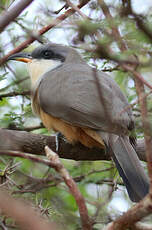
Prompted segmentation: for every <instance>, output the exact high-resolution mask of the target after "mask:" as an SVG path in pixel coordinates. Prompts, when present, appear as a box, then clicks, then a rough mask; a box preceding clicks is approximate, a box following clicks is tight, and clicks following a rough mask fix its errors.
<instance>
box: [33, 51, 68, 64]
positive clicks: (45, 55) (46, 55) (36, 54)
mask: <svg viewBox="0 0 152 230" xmlns="http://www.w3.org/2000/svg"><path fill="white" fill-rule="evenodd" d="M31 56H32V57H33V58H36V59H52V60H60V61H61V62H64V61H65V57H64V56H62V54H60V53H59V52H56V51H54V50H51V49H42V48H41V49H40V48H39V49H36V50H34V51H33V52H32V54H31Z"/></svg>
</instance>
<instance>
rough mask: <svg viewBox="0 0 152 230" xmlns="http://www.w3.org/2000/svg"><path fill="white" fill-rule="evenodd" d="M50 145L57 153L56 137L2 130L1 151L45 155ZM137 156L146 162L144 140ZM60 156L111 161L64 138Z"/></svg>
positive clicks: (0, 133) (104, 153) (99, 152)
mask: <svg viewBox="0 0 152 230" xmlns="http://www.w3.org/2000/svg"><path fill="white" fill-rule="evenodd" d="M46 145H48V146H49V147H50V148H51V149H52V150H53V151H55V152H56V136H46V135H40V134H33V133H29V132H25V131H16V130H8V129H1V128H0V150H10V151H21V152H25V153H31V154H35V155H45V153H44V147H45V146H46ZM136 151H137V154H138V156H139V159H140V160H143V161H146V157H145V144H144V140H138V141H137V148H136ZM58 155H59V156H60V157H61V158H66V159H73V160H77V161H79V160H87V161H95V160H110V155H109V154H108V152H107V153H106V150H104V149H99V148H92V149H89V148H86V147H85V146H83V145H81V144H80V143H78V144H75V145H71V144H69V143H68V142H66V141H65V139H64V138H61V137H60V138H59V149H58Z"/></svg>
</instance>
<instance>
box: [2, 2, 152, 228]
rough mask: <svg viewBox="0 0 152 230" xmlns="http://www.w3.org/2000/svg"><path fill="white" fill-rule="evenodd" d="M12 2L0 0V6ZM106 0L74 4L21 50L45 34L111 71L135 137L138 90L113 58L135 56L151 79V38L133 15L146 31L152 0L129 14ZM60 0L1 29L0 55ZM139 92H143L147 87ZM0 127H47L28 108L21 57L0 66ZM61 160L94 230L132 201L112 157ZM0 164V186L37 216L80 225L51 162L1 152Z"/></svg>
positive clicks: (46, 18)
mask: <svg viewBox="0 0 152 230" xmlns="http://www.w3.org/2000/svg"><path fill="white" fill-rule="evenodd" d="M16 2H17V1H11V0H1V2H0V13H2V12H3V11H4V10H5V9H8V7H11V5H13V4H16ZM72 2H73V3H74V4H76V3H77V2H76V1H72ZM105 3H106V5H104V2H103V1H90V2H89V3H88V4H87V5H86V6H85V7H84V8H83V9H82V10H81V11H82V12H83V13H84V15H80V14H79V13H78V12H77V13H76V14H74V15H73V16H71V17H69V18H67V19H66V20H65V21H63V22H61V23H60V24H59V25H58V26H56V27H55V28H53V29H52V30H50V31H48V32H47V33H45V34H44V35H43V36H38V38H37V41H35V42H34V43H32V44H31V45H30V46H29V47H28V48H27V49H26V50H28V51H31V50H32V49H34V48H35V47H36V46H38V45H39V42H48V41H52V42H55V43H62V44H66V45H69V46H73V47H75V48H77V49H78V51H79V52H80V53H81V54H82V56H83V57H84V58H85V60H86V62H88V63H89V64H90V65H92V66H93V67H94V66H96V67H97V68H98V69H100V70H102V71H104V72H106V73H108V74H109V76H110V77H112V78H114V79H115V80H116V82H117V83H118V84H119V86H120V88H121V89H122V91H123V92H124V93H125V95H126V96H127V98H128V101H129V103H130V104H133V112H134V116H135V122H136V134H137V138H140V137H143V129H142V124H141V115H140V110H139V106H138V104H137V103H135V102H137V95H136V90H135V85H134V81H133V75H132V73H131V72H130V73H129V72H126V71H124V69H122V68H121V66H120V65H119V64H120V62H121V61H125V60H131V61H133V62H134V60H135V61H136V60H137V61H138V62H139V64H137V67H136V68H138V70H139V71H140V73H142V75H143V76H144V78H145V79H146V80H147V81H148V82H149V83H151V81H152V80H151V76H150V74H151V69H152V67H151V66H152V65H151V54H152V48H151V41H152V38H150V36H148V35H147V34H146V33H145V32H144V31H142V29H141V28H140V27H139V26H138V22H137V19H136V16H137V18H138V17H139V18H141V19H142V20H143V22H144V23H145V25H146V28H148V30H150V31H152V30H151V29H152V28H151V21H152V14H151V10H150V9H151V8H150V7H152V5H151V3H150V4H149V5H148V2H147V8H146V7H145V8H144V10H143V11H142V9H139V7H137V8H138V10H137V11H136V5H135V4H138V3H134V1H133V3H132V4H131V6H132V7H133V8H132V10H133V12H134V13H133V14H131V13H132V12H131V11H130V10H131V9H128V8H127V5H126V3H125V1H105ZM64 4H65V2H64V1H59V0H58V1H51V0H45V1H42V0H39V1H34V2H33V3H32V4H31V5H30V6H29V7H28V8H26V9H25V10H24V11H23V12H22V14H20V15H19V16H18V17H17V18H16V19H15V21H14V22H12V23H11V24H10V25H9V26H8V27H6V29H5V30H4V31H3V32H2V33H1V34H0V56H1V57H3V56H4V55H5V54H7V53H8V51H10V50H12V49H13V48H15V47H17V46H18V45H19V44H21V43H22V42H23V41H24V40H25V39H26V38H29V37H30V36H36V32H35V31H37V30H38V29H40V28H42V27H43V26H45V25H47V24H50V22H51V21H52V20H53V19H54V18H56V17H57V16H58V15H60V14H62V13H63V12H64V11H65V9H63V10H62V11H61V12H57V11H58V10H59V9H60V8H61V7H62V6H63V5H64ZM143 5H144V3H143ZM106 6H107V8H106ZM143 7H144V6H143ZM141 8H142V7H141ZM109 15H110V16H109ZM86 16H87V17H86ZM116 28H118V30H119V33H120V35H121V39H119V37H118V34H117V32H116ZM122 40H123V43H122ZM123 44H125V46H126V47H127V48H124V47H123ZM130 57H131V58H130ZM132 57H133V58H132ZM134 57H136V59H134ZM146 92H149V89H148V88H146ZM148 109H149V113H151V110H152V100H151V96H149V97H148ZM0 127H1V128H7V129H13V130H25V131H29V132H33V133H41V134H46V135H48V134H49V135H50V134H51V133H52V132H48V131H47V130H46V129H45V128H44V127H43V125H42V124H41V122H40V120H39V119H38V118H36V117H35V116H34V115H33V113H32V111H31V102H30V80H29V76H28V73H27V71H26V67H25V65H24V64H21V63H10V62H8V63H5V65H3V66H1V69H0ZM35 144H36V143H35ZM62 161H63V164H64V166H65V167H66V168H67V169H68V171H69V173H70V175H71V176H72V177H73V178H74V179H75V181H77V184H78V187H79V189H80V191H81V193H82V194H83V196H84V197H85V199H86V202H87V207H88V210H89V214H90V215H91V216H92V218H93V220H94V229H101V227H103V226H104V225H105V224H106V223H108V222H109V221H110V220H112V219H114V218H115V217H117V216H118V215H119V214H121V213H122V212H123V211H126V210H127V209H128V208H129V207H130V206H131V205H132V204H131V202H130V201H129V199H128V195H127V194H126V190H125V189H124V187H123V184H122V181H121V179H120V177H119V175H118V173H117V171H116V169H115V167H114V165H113V163H112V162H98V161H97V162H75V161H72V160H62ZM0 170H1V171H0V179H1V186H5V187H8V188H9V189H10V191H11V193H12V194H14V196H15V197H22V198H23V199H25V200H27V201H28V202H30V201H31V202H32V203H33V205H34V206H36V207H37V208H38V209H40V211H41V213H42V214H43V215H44V216H46V217H47V218H49V219H51V220H54V221H56V222H58V223H60V224H61V226H62V228H63V226H64V227H65V228H66V229H70V230H71V229H80V228H81V227H80V219H79V214H78V207H77V205H76V203H75V200H74V198H73V197H72V195H71V194H70V193H69V191H68V189H67V187H66V186H65V184H64V183H63V180H62V178H61V177H60V176H59V175H58V174H57V173H56V172H55V171H54V170H53V169H50V168H48V167H46V166H44V165H40V164H37V163H34V162H31V161H29V160H23V159H20V158H12V157H2V156H0ZM0 221H1V222H2V223H5V225H6V226H7V228H8V229H18V227H16V225H15V223H14V221H13V220H11V219H10V218H6V217H5V216H1V218H0Z"/></svg>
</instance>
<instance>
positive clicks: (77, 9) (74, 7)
mask: <svg viewBox="0 0 152 230" xmlns="http://www.w3.org/2000/svg"><path fill="white" fill-rule="evenodd" d="M66 2H67V5H68V6H70V7H71V8H72V9H74V10H75V12H77V13H78V14H79V15H81V17H82V18H84V19H88V17H87V16H86V15H85V14H84V13H83V12H82V11H81V10H80V9H79V8H78V7H77V6H76V5H74V4H73V3H72V2H71V1H70V0H66Z"/></svg>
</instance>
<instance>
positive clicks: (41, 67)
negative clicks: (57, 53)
mask: <svg viewBox="0 0 152 230" xmlns="http://www.w3.org/2000/svg"><path fill="white" fill-rule="evenodd" d="M61 63H62V62H61V61H59V60H48V59H39V60H37V59H33V60H32V62H28V63H27V69H28V72H29V74H30V78H31V83H32V87H33V86H34V85H35V83H36V81H37V80H38V79H39V78H40V76H42V75H43V74H44V73H46V72H48V71H51V70H53V69H55V68H56V67H58V66H59V65H61Z"/></svg>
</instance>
